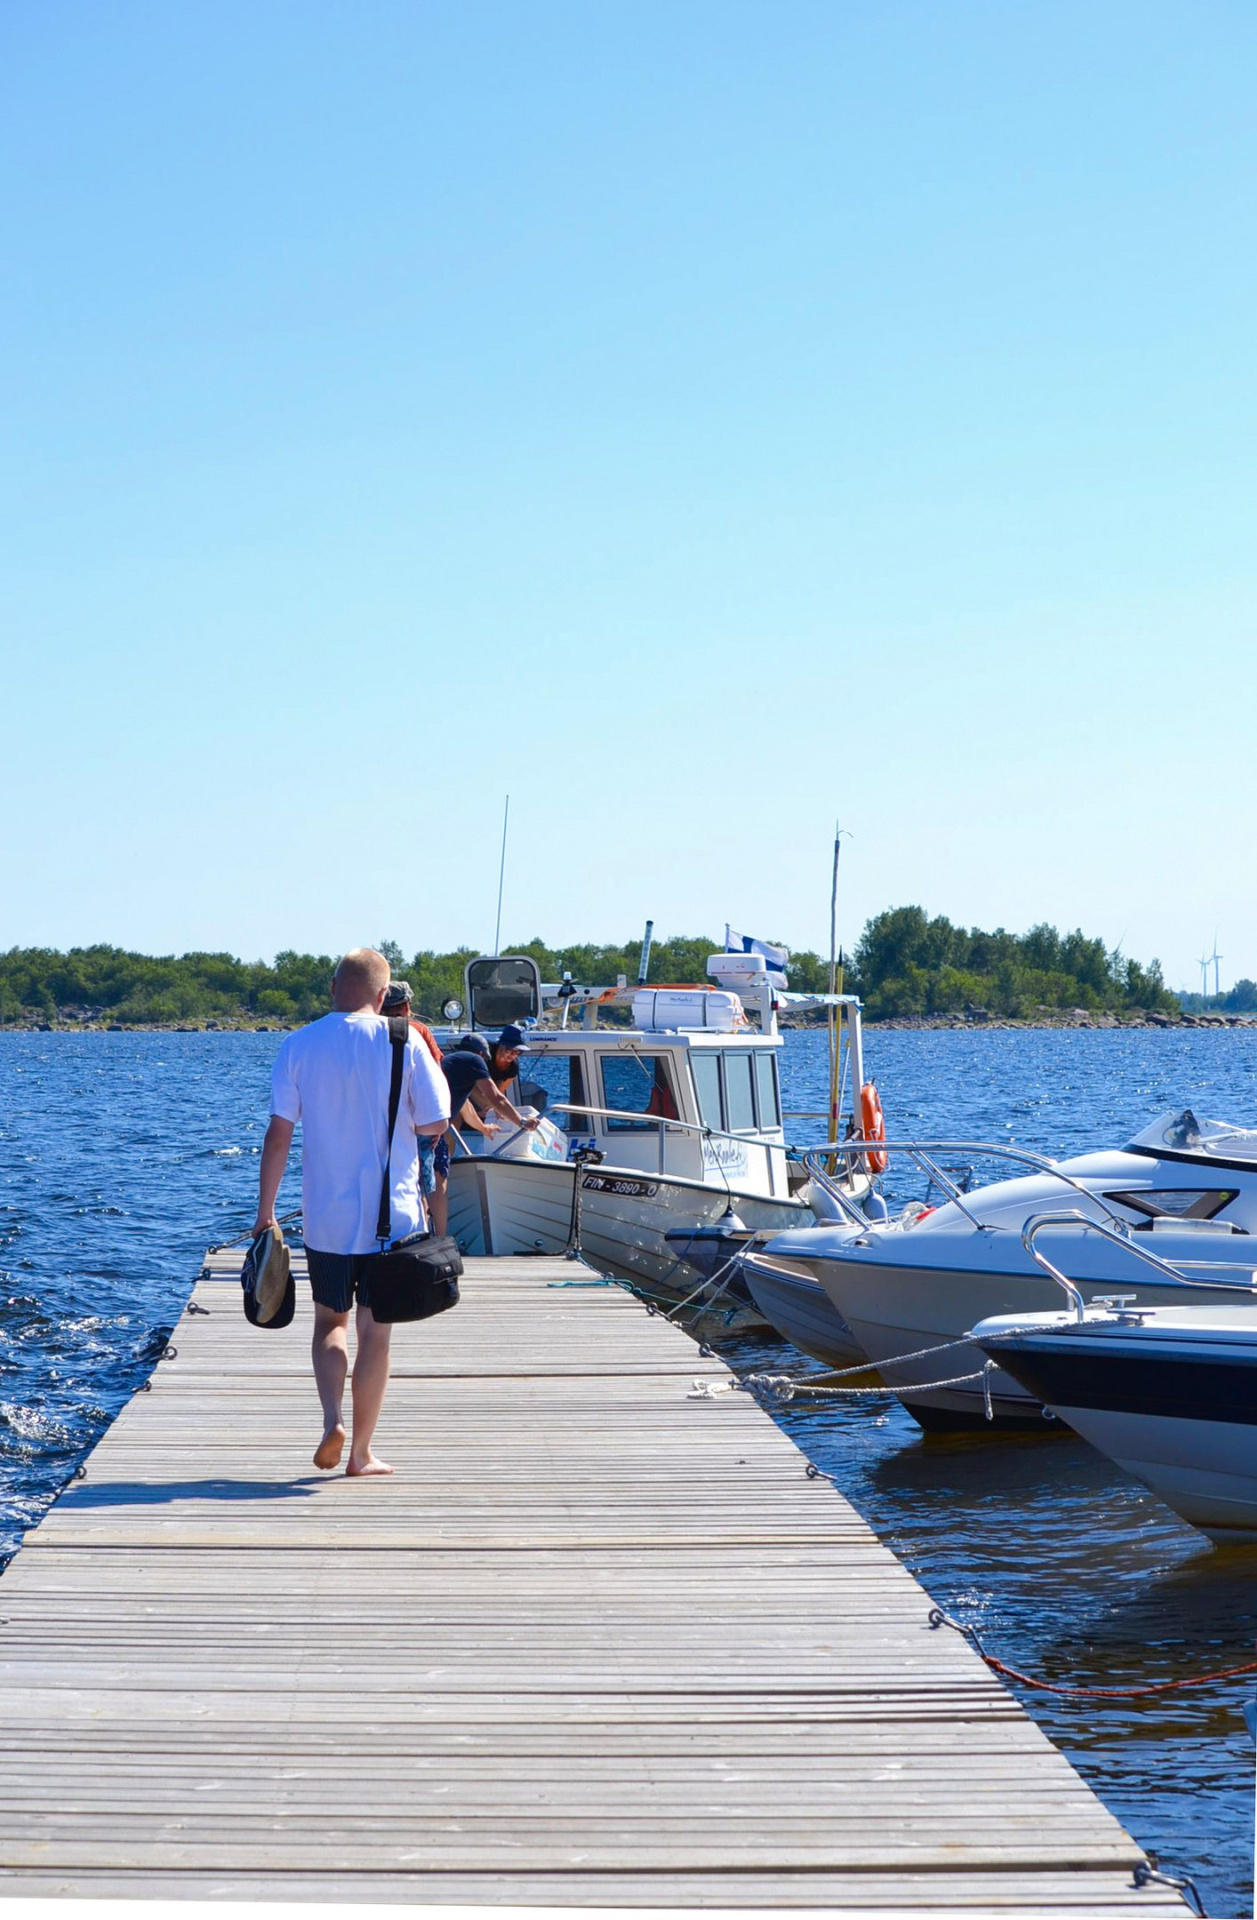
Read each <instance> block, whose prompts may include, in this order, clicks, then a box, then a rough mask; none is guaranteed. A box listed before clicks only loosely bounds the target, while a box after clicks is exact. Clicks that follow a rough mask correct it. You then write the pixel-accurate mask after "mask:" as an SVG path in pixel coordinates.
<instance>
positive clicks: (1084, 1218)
mask: <svg viewBox="0 0 1257 1920" xmlns="http://www.w3.org/2000/svg"><path fill="white" fill-rule="evenodd" d="M1046 1227H1083V1228H1085V1229H1086V1230H1087V1231H1088V1232H1089V1233H1098V1234H1099V1235H1100V1237H1101V1239H1103V1240H1109V1241H1111V1242H1112V1243H1113V1245H1114V1246H1115V1247H1121V1249H1122V1250H1123V1252H1125V1253H1132V1254H1134V1255H1135V1257H1136V1259H1138V1260H1142V1261H1143V1262H1144V1264H1145V1265H1146V1266H1149V1267H1152V1268H1153V1269H1154V1271H1155V1272H1157V1273H1159V1274H1160V1275H1161V1277H1162V1281H1163V1282H1167V1283H1168V1284H1169V1285H1171V1286H1175V1287H1191V1288H1195V1289H1200V1288H1204V1289H1205V1290H1206V1291H1208V1292H1209V1293H1217V1292H1218V1291H1219V1290H1225V1291H1228V1292H1231V1293H1247V1294H1257V1284H1254V1281H1251V1280H1250V1281H1244V1280H1193V1279H1192V1278H1191V1276H1190V1275H1189V1274H1186V1273H1184V1272H1183V1271H1182V1269H1181V1268H1179V1267H1176V1266H1175V1265H1174V1263H1173V1261H1170V1260H1163V1259H1162V1257H1161V1255H1160V1254H1159V1253H1153V1252H1152V1251H1151V1249H1150V1248H1148V1247H1144V1246H1141V1245H1140V1244H1139V1242H1138V1240H1136V1239H1135V1238H1134V1237H1133V1235H1131V1234H1129V1233H1117V1232H1115V1231H1114V1229H1113V1228H1112V1227H1109V1226H1106V1225H1105V1223H1104V1221H1103V1220H1097V1219H1095V1218H1094V1217H1093V1215H1091V1214H1089V1213H1082V1212H1081V1211H1080V1210H1079V1209H1078V1208H1077V1207H1069V1208H1065V1209H1063V1210H1062V1211H1060V1212H1058V1213H1036V1214H1032V1215H1031V1217H1030V1219H1029V1220H1027V1221H1026V1222H1025V1224H1024V1226H1023V1227H1022V1229H1021V1244H1022V1246H1023V1247H1024V1248H1025V1249H1026V1252H1027V1253H1028V1254H1029V1255H1030V1258H1031V1259H1032V1260H1034V1261H1035V1262H1036V1263H1037V1264H1038V1265H1039V1266H1040V1267H1041V1268H1042V1269H1043V1271H1044V1273H1046V1274H1047V1276H1048V1278H1049V1279H1051V1280H1055V1282H1056V1284H1057V1286H1058V1287H1061V1288H1062V1289H1063V1290H1064V1292H1065V1293H1066V1295H1067V1296H1068V1298H1069V1304H1070V1305H1071V1307H1072V1308H1073V1310H1074V1318H1075V1320H1078V1321H1083V1320H1085V1319H1086V1317H1087V1303H1086V1301H1085V1300H1084V1299H1083V1297H1082V1294H1081V1293H1080V1292H1079V1290H1078V1288H1077V1287H1076V1286H1075V1285H1074V1283H1073V1281H1072V1280H1070V1279H1069V1278H1068V1277H1067V1276H1066V1275H1065V1274H1063V1273H1062V1272H1061V1270H1060V1268H1059V1267H1058V1266H1056V1265H1054V1264H1053V1262H1052V1261H1051V1260H1049V1259H1048V1257H1047V1255H1046V1253H1044V1252H1043V1250H1042V1248H1040V1247H1036V1246H1035V1244H1034V1243H1035V1241H1036V1239H1037V1238H1038V1236H1039V1235H1040V1234H1041V1233H1042V1232H1043V1230H1044V1229H1045V1228H1046Z"/></svg>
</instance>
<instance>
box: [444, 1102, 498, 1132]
mask: <svg viewBox="0 0 1257 1920" xmlns="http://www.w3.org/2000/svg"><path fill="white" fill-rule="evenodd" d="M450 1124H451V1126H459V1127H466V1129H467V1131H468V1133H482V1134H483V1135H484V1137H485V1139H486V1140H487V1139H488V1138H489V1137H490V1135H491V1134H494V1133H496V1132H497V1130H498V1128H497V1122H496V1121H495V1122H494V1123H493V1125H492V1126H489V1127H487V1126H486V1125H485V1123H484V1121H483V1120H482V1119H481V1118H480V1115H479V1114H478V1113H477V1112H476V1109H475V1105H474V1103H473V1102H472V1101H471V1100H470V1099H468V1100H464V1101H463V1105H462V1111H461V1112H460V1113H459V1115H458V1118H457V1120H452V1121H451V1122H450Z"/></svg>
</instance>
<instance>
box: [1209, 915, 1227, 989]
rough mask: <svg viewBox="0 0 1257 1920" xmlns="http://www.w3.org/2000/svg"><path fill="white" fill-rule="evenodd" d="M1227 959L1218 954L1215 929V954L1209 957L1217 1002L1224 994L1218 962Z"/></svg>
mask: <svg viewBox="0 0 1257 1920" xmlns="http://www.w3.org/2000/svg"><path fill="white" fill-rule="evenodd" d="M1225 957H1226V956H1225V955H1224V954H1221V953H1219V952H1218V930H1217V928H1216V927H1215V928H1214V930H1213V952H1212V953H1211V954H1210V955H1209V964H1210V965H1211V966H1212V968H1213V997H1214V999H1215V1000H1217V999H1220V998H1221V994H1222V989H1221V987H1220V986H1219V985H1218V962H1219V960H1222V959H1225Z"/></svg>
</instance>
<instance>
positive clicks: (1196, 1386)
mask: <svg viewBox="0 0 1257 1920" xmlns="http://www.w3.org/2000/svg"><path fill="white" fill-rule="evenodd" d="M974 1339H975V1341H976V1342H977V1344H978V1345H979V1346H980V1347H981V1349H982V1351H983V1352H984V1353H986V1354H988V1355H989V1356H990V1357H991V1358H992V1359H993V1360H998V1362H999V1364H1000V1366H1001V1368H1002V1369H1003V1370H1004V1371H1005V1372H1006V1373H1008V1374H1011V1375H1012V1376H1013V1377H1014V1378H1015V1379H1016V1380H1018V1381H1019V1382H1020V1383H1021V1385H1022V1387H1023V1388H1024V1390H1025V1391H1026V1392H1027V1393H1028V1394H1030V1395H1032V1396H1033V1398H1034V1399H1036V1400H1040V1401H1042V1402H1043V1404H1044V1405H1045V1406H1047V1407H1050V1408H1051V1410H1052V1412H1053V1413H1055V1414H1057V1415H1058V1416H1059V1417H1060V1419H1062V1420H1065V1421H1067V1422H1068V1423H1069V1425H1070V1426H1071V1427H1073V1428H1074V1430H1075V1431H1076V1432H1077V1433H1080V1434H1081V1435H1082V1436H1083V1438H1084V1439H1085V1440H1089V1441H1090V1442H1091V1444H1092V1446H1094V1447H1098V1448H1099V1450H1100V1452H1101V1453H1107V1454H1108V1456H1109V1458H1110V1459H1111V1460H1115V1461H1116V1462H1117V1464H1118V1465H1119V1466H1121V1467H1124V1468H1125V1469H1126V1471H1127V1472H1128V1473H1132V1474H1134V1475H1135V1477H1136V1478H1137V1479H1139V1480H1142V1481H1143V1483H1144V1485H1145V1486H1148V1487H1151V1488H1152V1490H1153V1492H1154V1493H1157V1494H1159V1495H1160V1497H1161V1498H1162V1499H1163V1500H1164V1501H1165V1502H1166V1504H1167V1506H1171V1507H1173V1508H1174V1510H1175V1512H1176V1513H1179V1514H1181V1515H1182V1517H1183V1519H1184V1520H1188V1521H1190V1522H1191V1524H1192V1526H1194V1527H1200V1528H1201V1529H1202V1530H1203V1531H1204V1532H1205V1533H1207V1534H1210V1535H1211V1536H1212V1537H1213V1538H1214V1539H1216V1540H1247V1541H1257V1304H1250V1305H1247V1306H1245V1305H1239V1304H1232V1305H1230V1306H1225V1307H1220V1306H1190V1307H1169V1308H1165V1307H1157V1308H1154V1309H1152V1310H1147V1309H1145V1308H1142V1307H1140V1308H1138V1309H1131V1308H1123V1309H1121V1310H1120V1311H1112V1310H1102V1309H1097V1308H1088V1309H1087V1311H1086V1313H1085V1314H1084V1315H1083V1317H1082V1318H1081V1319H1080V1318H1079V1317H1078V1315H1077V1313H1073V1314H1070V1313H1044V1314H1035V1315H1032V1316H1030V1317H1029V1318H1028V1319H1027V1318H1021V1319H1018V1318H1016V1317H1005V1316H1001V1317H998V1318H995V1319H991V1320H985V1321H983V1322H982V1323H981V1324H980V1325H979V1326H977V1327H975V1328H974Z"/></svg>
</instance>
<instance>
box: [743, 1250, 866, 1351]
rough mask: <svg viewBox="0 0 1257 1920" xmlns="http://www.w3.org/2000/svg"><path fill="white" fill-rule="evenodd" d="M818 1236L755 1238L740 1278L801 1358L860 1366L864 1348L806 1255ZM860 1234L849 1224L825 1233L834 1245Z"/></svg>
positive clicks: (769, 1319) (764, 1315)
mask: <svg viewBox="0 0 1257 1920" xmlns="http://www.w3.org/2000/svg"><path fill="white" fill-rule="evenodd" d="M818 1231H819V1229H818V1228H816V1227H811V1228H800V1229H796V1230H795V1231H794V1232H792V1233H782V1234H777V1235H775V1236H774V1237H773V1238H772V1239H771V1240H770V1241H763V1240H762V1239H759V1238H757V1239H756V1240H755V1241H753V1242H752V1243H751V1244H750V1245H749V1246H748V1247H747V1248H746V1249H745V1251H744V1252H743V1254H742V1257H741V1262H740V1269H739V1270H740V1274H741V1278H742V1280H743V1281H744V1282H745V1285H746V1289H747V1292H748V1293H749V1294H750V1296H751V1299H752V1300H753V1301H754V1303H755V1305H756V1307H758V1309H759V1311H760V1313H761V1314H762V1315H763V1317H764V1319H765V1320H767V1321H768V1323H769V1325H770V1326H772V1327H775V1328H776V1330H777V1332H778V1333H779V1334H781V1335H782V1336H783V1337H784V1338H785V1339H787V1340H789V1341H790V1342H791V1343H792V1345H794V1346H796V1347H797V1348H798V1349H799V1351H800V1353H807V1354H810V1355H811V1356H812V1358H813V1359H814V1360H823V1361H824V1362H825V1364H826V1366H829V1367H854V1366H858V1365H859V1364H860V1362H861V1361H863V1360H864V1359H865V1358H866V1356H865V1353H864V1350H863V1348H862V1347H861V1346H860V1343H859V1341H858V1340H857V1339H856V1337H855V1334H854V1333H853V1332H852V1330H851V1328H850V1326H848V1324H847V1322H846V1321H845V1320H844V1319H843V1317H842V1315H841V1314H840V1313H839V1311H838V1309H837V1307H836V1306H835V1305H834V1303H833V1301H832V1300H831V1299H830V1297H829V1295H828V1294H827V1293H826V1291H825V1289H824V1287H823V1286H822V1285H821V1283H820V1281H819V1280H817V1279H815V1278H814V1277H813V1275H812V1274H811V1273H810V1272H809V1271H808V1268H807V1264H806V1255H807V1253H808V1252H809V1250H810V1247H811V1245H812V1243H813V1242H814V1240H815V1237H816V1234H817V1232H818ZM859 1231H860V1229H859V1228H858V1227H855V1226H852V1225H850V1224H849V1223H848V1224H847V1225H846V1226H842V1225H835V1224H832V1223H831V1224H830V1225H828V1226H827V1227H826V1228H825V1232H826V1234H827V1235H828V1236H829V1237H830V1240H831V1243H832V1240H833V1239H834V1238H835V1237H836V1236H839V1235H842V1234H844V1233H845V1234H847V1235H849V1236H850V1237H851V1238H852V1239H854V1238H855V1235H856V1234H857V1233H858V1232H859ZM770 1249H771V1251H770ZM800 1256H803V1257H800Z"/></svg>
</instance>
